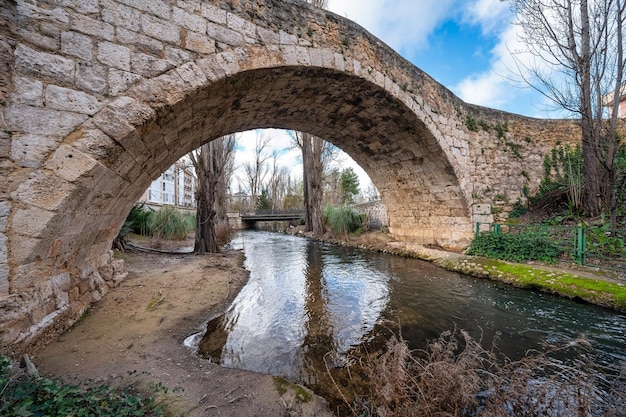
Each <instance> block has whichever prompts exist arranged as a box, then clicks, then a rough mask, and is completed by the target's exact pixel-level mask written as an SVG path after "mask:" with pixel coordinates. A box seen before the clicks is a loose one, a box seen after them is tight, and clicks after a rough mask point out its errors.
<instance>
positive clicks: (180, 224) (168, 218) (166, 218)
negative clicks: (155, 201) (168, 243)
mask: <svg viewBox="0 0 626 417" xmlns="http://www.w3.org/2000/svg"><path fill="white" fill-rule="evenodd" d="M195 226H196V222H195V216H193V215H186V214H184V213H183V212H182V211H180V210H177V209H176V208H174V207H172V206H164V207H161V208H160V209H159V210H157V211H155V212H154V213H153V214H152V215H151V216H150V218H149V219H148V229H149V230H150V232H151V234H152V236H154V237H156V238H158V239H172V240H183V239H184V238H185V237H187V235H188V234H189V233H191V232H192V231H193V230H194V228H195Z"/></svg>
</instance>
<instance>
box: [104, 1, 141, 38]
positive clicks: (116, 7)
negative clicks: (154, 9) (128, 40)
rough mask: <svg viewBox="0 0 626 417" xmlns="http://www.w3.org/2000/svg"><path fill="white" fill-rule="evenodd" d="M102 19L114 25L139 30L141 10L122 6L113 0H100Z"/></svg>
mask: <svg viewBox="0 0 626 417" xmlns="http://www.w3.org/2000/svg"><path fill="white" fill-rule="evenodd" d="M100 8H101V13H102V20H104V21H105V22H107V23H111V24H112V25H114V26H116V27H122V28H125V29H129V30H133V31H135V32H139V30H140V29H141V12H140V11H139V10H137V9H133V8H132V7H128V6H124V5H122V4H119V3H117V2H115V1H113V0H100Z"/></svg>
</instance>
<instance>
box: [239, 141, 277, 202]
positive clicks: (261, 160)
mask: <svg viewBox="0 0 626 417" xmlns="http://www.w3.org/2000/svg"><path fill="white" fill-rule="evenodd" d="M269 144H270V137H269V136H264V135H263V133H261V132H258V131H257V134H256V138H255V145H254V160H253V161H252V162H247V163H245V164H244V165H243V170H244V176H245V178H244V182H245V184H246V185H247V187H248V190H249V191H250V205H251V207H250V209H254V208H255V207H256V205H257V201H258V198H259V195H261V190H262V189H263V186H264V184H263V183H264V181H265V177H266V175H267V171H268V168H267V160H268V159H269V158H270V157H271V155H270V154H269V153H268V152H267V150H268V147H269Z"/></svg>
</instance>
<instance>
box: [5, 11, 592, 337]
mask: <svg viewBox="0 0 626 417" xmlns="http://www.w3.org/2000/svg"><path fill="white" fill-rule="evenodd" d="M0 69H1V70H0V124H2V126H1V128H0V158H1V159H0V160H1V163H0V171H1V172H0V174H1V175H0V332H1V334H0V344H1V345H3V346H18V345H19V346H24V345H25V344H26V343H28V342H29V341H32V340H35V339H39V340H45V338H46V337H47V335H48V334H53V333H55V332H57V331H59V330H60V329H63V328H66V327H67V326H69V325H70V324H71V323H72V322H73V321H74V320H76V319H77V318H78V317H79V316H80V315H81V314H82V313H83V312H84V311H85V309H86V308H87V307H88V306H89V305H90V303H91V302H93V301H94V300H97V299H99V298H100V297H101V296H102V295H103V294H104V293H106V291H107V290H108V289H109V288H110V287H112V286H114V285H115V283H116V282H118V281H119V279H121V277H122V275H121V265H120V262H118V261H114V260H113V258H112V252H110V248H111V242H112V240H113V239H114V238H115V236H116V235H117V233H118V232H119V230H120V228H121V227H122V224H123V222H124V219H125V217H126V215H127V214H128V212H129V210H130V209H131V207H132V205H133V204H134V203H135V201H137V199H138V198H139V197H140V195H141V194H142V192H143V191H144V190H145V189H146V188H147V186H148V185H149V183H150V182H151V180H152V179H154V178H155V177H157V176H158V175H159V174H160V173H161V172H162V171H163V170H164V169H165V168H167V167H168V166H169V165H171V164H172V163H173V162H174V161H176V160H177V159H178V158H179V157H181V156H182V155H184V154H186V153H188V152H190V151H191V150H193V149H195V148H197V147H199V146H200V145H202V144H204V143H207V142H209V141H211V140H213V139H215V138H217V137H220V136H223V135H225V134H229V133H233V132H240V131H245V130H249V129H255V128H270V127H271V128H284V129H294V130H299V131H306V132H309V133H312V134H315V135H317V136H320V137H322V138H324V139H327V140H329V141H331V142H332V143H334V144H335V145H337V146H338V147H340V148H341V149H343V150H344V151H346V152H347V153H348V154H349V155H351V156H352V157H353V158H354V159H355V160H356V161H357V162H358V163H359V164H360V165H361V166H362V167H363V168H364V169H365V171H366V172H367V173H368V174H369V175H370V177H371V178H372V180H373V182H374V184H375V185H376V186H377V187H378V190H379V191H380V194H381V196H382V199H383V201H384V203H385V205H386V207H387V209H388V216H389V229H390V232H391V233H392V234H393V235H394V236H395V237H396V238H397V239H407V240H412V241H415V242H418V243H436V244H439V245H442V246H447V247H460V246H463V245H465V244H466V243H467V242H468V241H469V240H470V238H471V236H472V230H473V224H475V222H477V221H481V222H482V221H489V220H492V219H493V218H494V216H499V215H503V214H506V212H507V210H509V209H510V207H511V205H512V204H513V203H514V202H515V200H516V199H517V198H518V197H522V198H523V196H522V190H523V189H525V188H527V189H529V190H530V191H531V192H532V191H534V190H536V189H537V187H538V184H539V181H540V178H541V175H542V171H543V166H542V159H543V157H544V155H545V154H546V153H547V152H549V150H550V149H551V148H552V147H553V146H554V144H555V143H556V142H557V141H561V142H571V141H572V140H577V139H578V137H579V136H580V134H579V130H578V128H577V126H576V125H575V124H573V123H570V122H568V121H561V122H555V121H543V120H533V119H528V118H525V117H521V116H516V115H512V114H506V113H503V112H499V111H495V110H491V109H486V108H480V107H477V106H472V105H468V104H467V103H464V102H463V101H461V100H460V99H458V98H457V97H455V96H454V95H453V94H452V93H451V92H450V91H448V90H447V89H446V88H445V87H443V86H441V85H440V84H438V83H437V82H435V81H434V80H433V79H432V78H431V77H429V76H428V75H427V74H425V73H424V72H422V71H420V70H419V69H418V68H416V67H415V66H413V65H412V64H411V63H409V62H407V61H406V60H404V59H403V58H402V57H400V56H399V55H398V54H397V53H395V52H394V51H393V50H391V49H390V48H389V47H387V46H386V45H384V44H383V43H382V42H380V41H379V40H378V39H376V38H375V37H374V36H372V35H371V34H369V33H368V32H366V31H365V30H363V29H362V28H361V27H360V26H358V25H356V24H354V23H353V22H350V21H349V20H347V19H344V18H342V17H340V16H337V15H335V14H333V13H330V12H327V11H323V10H319V9H315V8H313V7H311V6H309V5H307V4H304V3H301V2H295V1H289V0H254V1H252V0H233V1H228V2H223V1H217V0H202V1H200V0H185V1H175V0H15V1H7V0H0Z"/></svg>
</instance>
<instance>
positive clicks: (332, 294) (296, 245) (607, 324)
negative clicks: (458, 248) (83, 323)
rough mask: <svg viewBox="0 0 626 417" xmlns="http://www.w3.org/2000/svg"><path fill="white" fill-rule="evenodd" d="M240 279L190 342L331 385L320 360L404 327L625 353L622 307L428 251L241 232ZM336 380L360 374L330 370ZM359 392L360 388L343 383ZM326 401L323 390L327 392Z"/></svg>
mask: <svg viewBox="0 0 626 417" xmlns="http://www.w3.org/2000/svg"><path fill="white" fill-rule="evenodd" d="M231 246H232V247H233V248H235V249H240V250H243V251H244V253H245V267H246V268H247V269H248V270H249V271H250V278H249V281H248V283H247V285H246V286H245V287H244V288H243V289H242V290H241V292H240V293H239V294H238V296H237V297H236V299H235V300H234V301H233V303H232V305H231V306H230V307H229V309H228V310H227V311H226V313H225V314H224V315H223V316H219V317H216V318H214V319H212V320H211V321H210V322H209V323H208V326H207V332H206V334H205V335H204V336H203V337H202V338H201V339H200V340H199V341H197V348H198V352H199V354H200V355H201V356H203V357H206V358H210V359H212V360H213V361H215V362H217V363H219V364H220V365H222V366H225V367H232V368H241V369H247V370H252V371H256V372H262V373H266V374H271V375H278V376H282V377H284V378H286V379H288V380H290V381H292V382H296V383H301V384H303V385H306V386H308V387H310V388H312V389H313V390H314V391H315V392H316V393H318V394H320V395H322V396H324V397H326V398H327V399H328V396H332V394H330V392H331V391H333V386H332V385H334V382H332V381H329V378H328V371H329V370H332V371H333V372H335V370H341V369H343V368H345V366H346V365H347V364H349V363H352V362H354V361H355V358H358V355H360V354H362V352H363V350H364V349H367V350H368V352H372V351H376V350H378V349H382V348H383V347H384V345H385V342H386V340H387V339H388V338H389V335H390V332H394V333H398V332H401V334H402V337H403V338H404V339H405V340H406V341H407V342H408V344H409V347H410V348H411V349H423V348H424V347H425V346H426V343H427V342H428V341H430V340H433V339H436V338H438V337H439V335H440V334H441V333H442V332H445V331H449V330H454V329H455V328H456V329H463V330H466V331H467V332H468V333H469V334H470V335H471V336H472V337H473V338H475V339H480V340H482V341H483V344H484V345H486V347H489V346H491V343H492V341H493V340H494V339H497V346H498V349H499V350H500V351H501V352H502V353H503V354H504V355H506V356H507V357H508V358H510V359H512V360H517V359H520V358H521V357H523V356H524V354H525V352H527V351H528V350H530V349H541V348H542V346H545V345H546V344H551V345H555V344H556V345H558V344H565V343H568V342H569V341H570V340H572V339H576V338H584V339H586V340H587V341H589V342H590V343H591V345H592V346H593V349H594V360H595V361H596V362H597V363H600V364H603V365H608V366H611V367H621V366H624V364H626V315H623V314H619V313H616V312H614V311H611V310H608V309H603V308H600V307H596V306H593V305H588V304H584V303H578V302H575V301H572V300H567V299H563V298H559V297H556V296H552V295H548V294H544V293H540V292H535V291H531V290H525V289H519V288H514V287H512V286H510V285H506V284H502V283H498V282H494V281H489V280H485V279H479V278H473V277H470V276H467V275H463V274H459V273H455V272H449V271H446V270H444V269H441V268H439V267H437V266H434V265H432V264H430V263H428V262H424V261H420V260H416V259H410V258H404V257H399V256H393V255H389V254H384V253H379V252H373V251H366V250H360V249H356V248H352V247H347V246H339V245H334V244H329V243H322V242H317V241H313V240H309V239H304V238H301V237H294V236H290V235H283V234H277V233H270V232H259V231H243V232H240V233H238V234H237V235H236V237H235V238H234V239H233V241H232V242H231ZM335 379H336V381H341V384H342V385H343V386H345V385H346V384H352V383H354V384H356V385H358V384H359V383H363V381H361V380H360V379H359V378H357V377H352V378H345V376H341V375H340V373H338V374H337V376H335ZM348 390H353V391H359V387H358V386H355V387H353V388H348ZM330 400H331V402H332V399H330Z"/></svg>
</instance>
